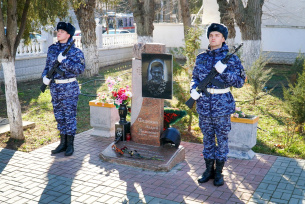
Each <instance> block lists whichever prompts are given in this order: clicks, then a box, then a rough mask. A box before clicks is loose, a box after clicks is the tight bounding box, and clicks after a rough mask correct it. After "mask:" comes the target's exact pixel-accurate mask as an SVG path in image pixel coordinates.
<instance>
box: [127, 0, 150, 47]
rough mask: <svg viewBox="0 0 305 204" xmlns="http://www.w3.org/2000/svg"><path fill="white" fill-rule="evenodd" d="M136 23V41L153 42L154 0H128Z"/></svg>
mask: <svg viewBox="0 0 305 204" xmlns="http://www.w3.org/2000/svg"><path fill="white" fill-rule="evenodd" d="M129 3H130V5H131V10H132V12H133V17H134V20H135V22H136V25H137V34H138V43H146V42H153V37H152V36H153V30H154V25H153V22H154V16H155V2H154V1H153V0H129Z"/></svg>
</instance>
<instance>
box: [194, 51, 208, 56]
mask: <svg viewBox="0 0 305 204" xmlns="http://www.w3.org/2000/svg"><path fill="white" fill-rule="evenodd" d="M205 53H207V51H203V52H200V53H199V54H198V55H197V56H196V57H198V56H199V55H202V54H205Z"/></svg>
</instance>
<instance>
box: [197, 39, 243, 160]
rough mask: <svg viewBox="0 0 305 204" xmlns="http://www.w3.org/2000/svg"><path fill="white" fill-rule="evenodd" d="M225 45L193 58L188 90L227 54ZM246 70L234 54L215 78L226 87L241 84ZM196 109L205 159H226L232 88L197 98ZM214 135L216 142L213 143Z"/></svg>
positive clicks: (239, 86)
mask: <svg viewBox="0 0 305 204" xmlns="http://www.w3.org/2000/svg"><path fill="white" fill-rule="evenodd" d="M228 51H229V49H228V46H227V45H226V44H225V43H224V44H223V46H222V47H221V48H219V49H216V50H207V51H206V52H204V53H200V54H199V55H198V56H197V58H196V63H195V67H194V70H193V77H192V83H191V90H192V89H195V88H196V87H197V86H198V84H199V83H200V81H202V80H203V79H204V78H205V77H206V76H207V75H208V74H209V73H210V71H211V70H212V68H213V67H214V65H215V64H216V63H217V62H218V61H219V60H221V59H224V58H225V56H226V55H227V54H228ZM245 78H246V75H245V72H244V68H243V66H242V65H241V62H240V60H239V58H238V57H237V56H236V55H233V57H231V58H230V60H229V61H228V63H227V68H226V69H225V70H224V72H223V73H222V74H218V75H217V76H216V77H215V79H216V80H218V81H220V82H222V83H225V85H226V87H231V86H233V87H236V88H241V87H242V86H243V85H244V83H245ZM208 88H215V89H218V87H217V86H215V85H213V84H209V85H208ZM196 104H197V107H196V110H197V112H198V114H199V127H200V128H201V131H202V133H203V135H204V139H203V140H204V141H203V144H204V150H203V156H204V158H206V159H218V160H221V161H226V160H227V154H228V153H229V148H228V134H229V132H230V130H231V119H230V115H231V114H232V113H234V112H235V101H234V98H233V96H232V94H231V92H228V93H224V94H209V96H206V95H205V94H202V96H201V97H200V98H199V99H198V100H196ZM215 135H216V137H217V144H218V145H217V146H216V143H215Z"/></svg>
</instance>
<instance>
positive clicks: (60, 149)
mask: <svg viewBox="0 0 305 204" xmlns="http://www.w3.org/2000/svg"><path fill="white" fill-rule="evenodd" d="M66 149H67V135H64V134H60V143H59V145H58V146H57V147H56V149H54V150H52V151H51V153H52V154H57V153H60V152H63V151H65V150H66Z"/></svg>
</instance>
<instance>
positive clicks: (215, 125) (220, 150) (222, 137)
mask: <svg viewBox="0 0 305 204" xmlns="http://www.w3.org/2000/svg"><path fill="white" fill-rule="evenodd" d="M199 127H200V128H201V131H202V133H203V146H204V148H203V151H202V153H203V156H204V158H205V159H217V160H220V161H227V155H228V153H229V146H228V134H229V132H230V130H231V117H230V115H227V116H223V117H217V118H210V117H202V116H199ZM215 135H216V137H217V145H216V141H215Z"/></svg>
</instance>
